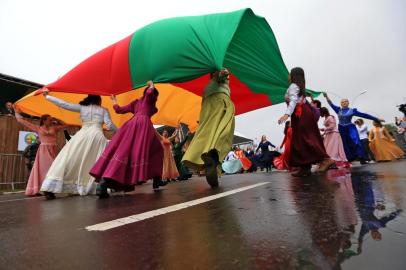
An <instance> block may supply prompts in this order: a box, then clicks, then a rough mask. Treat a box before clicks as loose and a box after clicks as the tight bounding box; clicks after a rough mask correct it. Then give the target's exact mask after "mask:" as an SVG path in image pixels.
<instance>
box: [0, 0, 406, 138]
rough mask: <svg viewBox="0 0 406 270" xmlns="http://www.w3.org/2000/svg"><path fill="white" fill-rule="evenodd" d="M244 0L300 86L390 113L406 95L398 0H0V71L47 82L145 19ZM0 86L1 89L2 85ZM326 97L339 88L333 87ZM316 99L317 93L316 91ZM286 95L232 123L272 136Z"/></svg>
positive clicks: (405, 19) (403, 9) (404, 30)
mask: <svg viewBox="0 0 406 270" xmlns="http://www.w3.org/2000/svg"><path fill="white" fill-rule="evenodd" d="M245 7H250V8H252V9H253V10H254V12H255V13H256V14H258V15H261V16H263V17H265V18H266V19H267V21H268V23H269V24H270V26H271V27H272V29H273V31H274V33H275V35H276V38H277V40H278V43H279V47H280V50H281V52H282V56H283V58H284V61H285V64H286V66H287V67H288V69H290V68H292V67H295V66H301V67H303V68H304V69H305V72H306V80H307V86H308V87H309V88H311V89H315V90H326V91H331V92H333V93H335V94H336V95H339V96H342V97H348V98H349V99H350V102H351V100H353V99H354V97H356V96H357V94H359V93H361V92H362V91H365V90H367V91H368V92H366V93H365V94H363V95H362V96H360V97H359V98H357V99H356V101H355V105H356V107H358V109H359V110H361V111H364V112H368V113H371V114H375V115H377V116H379V117H382V118H385V119H387V120H388V121H393V118H394V116H395V115H400V114H399V113H398V111H397V108H395V105H397V104H400V103H402V102H406V91H405V90H406V1H405V0H357V1H354V0H340V1H326V0H306V1H303V0H267V1H242V0H241V1H240V0H233V1H213V0H205V1H190V0H189V1H184V0H172V1H154V0H148V1H134V0H132V1H120V0H116V1H104V0H103V1H101V0H97V1H96V0H86V1H83V0H69V1H66V0H59V1H55V0H37V1H32V0H1V1H0V34H1V35H0V36H1V41H0V72H1V73H5V74H8V75H12V76H16V77H20V78H23V79H27V80H32V81H35V82H38V83H43V84H47V83H50V82H52V81H54V80H56V79H57V78H58V76H62V75H63V74H65V73H66V72H67V71H69V70H70V69H71V68H73V67H74V66H75V65H77V64H78V63H80V62H81V61H83V60H84V59H85V58H87V57H88V56H90V55H92V54H93V53H95V52H97V51H99V50H101V49H103V48H104V47H106V46H108V45H110V44H112V43H114V42H116V41H118V40H120V39H121V38H123V37H125V36H128V35H129V34H131V33H132V32H134V31H135V30H137V29H138V28H140V27H142V26H144V25H146V24H148V23H151V22H153V21H156V20H159V19H162V18H168V17H175V16H185V15H201V14H209V13H216V12H228V11H233V10H237V9H241V8H245ZM1 91H4V90H3V89H1ZM331 97H332V99H333V100H335V101H336V102H337V103H338V102H339V99H340V98H339V97H338V96H334V95H333V94H331ZM321 99H322V101H323V103H324V105H325V104H326V103H325V102H324V99H323V98H321ZM284 109H285V105H284V104H281V105H277V106H272V107H269V108H265V109H261V110H257V111H254V112H250V113H247V114H244V115H242V116H239V117H237V126H236V130H237V131H239V132H241V133H242V134H245V135H247V136H248V137H251V138H257V137H259V136H261V135H262V134H266V135H268V136H269V137H270V140H271V141H272V142H274V143H276V144H278V143H280V141H281V139H282V131H283V128H282V127H281V126H278V124H277V123H276V121H277V119H278V118H279V117H280V116H281V115H282V114H283V111H284Z"/></svg>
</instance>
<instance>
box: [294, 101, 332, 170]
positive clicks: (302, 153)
mask: <svg viewBox="0 0 406 270" xmlns="http://www.w3.org/2000/svg"><path fill="white" fill-rule="evenodd" d="M297 109H298V107H296V110H297ZM291 120H292V143H291V151H290V160H289V165H290V166H293V167H310V166H311V165H312V164H317V163H320V162H322V161H323V160H324V159H327V158H329V157H328V155H327V153H326V150H325V149H324V144H323V139H322V138H321V135H320V131H319V127H318V126H317V123H316V120H315V119H314V114H313V110H312V108H311V106H310V104H309V103H307V102H306V103H304V104H303V105H302V113H301V115H300V116H297V115H296V114H295V113H293V114H292V116H291Z"/></svg>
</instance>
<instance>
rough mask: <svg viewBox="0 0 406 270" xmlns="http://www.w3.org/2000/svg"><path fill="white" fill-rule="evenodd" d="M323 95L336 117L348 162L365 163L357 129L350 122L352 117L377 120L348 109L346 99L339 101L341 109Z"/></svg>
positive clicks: (348, 103)
mask: <svg viewBox="0 0 406 270" xmlns="http://www.w3.org/2000/svg"><path fill="white" fill-rule="evenodd" d="M323 95H324V97H325V98H326V99H327V102H328V104H329V105H330V107H331V108H332V109H333V110H334V111H335V113H336V114H337V115H338V120H339V121H338V130H339V132H340V135H341V139H342V140H343V146H344V151H345V155H346V157H347V159H348V161H349V162H352V161H354V160H359V161H360V162H361V164H364V163H366V160H367V154H366V152H365V150H364V147H363V145H362V143H361V140H360V138H359V135H358V131H357V128H356V127H355V125H354V124H353V123H352V122H351V119H352V117H353V116H358V117H362V118H365V119H369V120H379V119H378V118H376V117H375V116H372V115H369V114H366V113H362V112H360V111H358V110H357V109H356V108H350V102H349V101H348V99H346V98H344V99H342V100H341V104H340V105H341V107H339V106H336V105H334V104H333V102H332V101H331V99H330V98H329V97H328V95H327V93H323Z"/></svg>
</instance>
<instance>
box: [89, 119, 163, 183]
mask: <svg viewBox="0 0 406 270" xmlns="http://www.w3.org/2000/svg"><path fill="white" fill-rule="evenodd" d="M162 167H163V148H162V145H161V141H160V139H159V138H158V137H157V135H156V132H155V129H154V126H153V125H152V122H151V119H150V118H149V116H147V115H136V116H134V117H133V118H132V119H130V120H129V121H127V122H126V123H125V124H124V125H123V126H122V127H121V128H120V129H119V130H118V131H117V133H116V134H115V135H114V137H113V138H112V140H111V142H110V143H109V145H108V146H107V148H106V150H105V151H104V152H103V154H102V155H101V157H100V158H99V160H97V162H96V164H95V165H94V166H93V168H92V169H91V170H90V174H91V175H92V176H94V177H96V178H97V179H101V178H105V179H106V180H107V186H108V187H110V188H113V189H115V190H124V191H131V190H133V189H134V186H135V185H137V184H139V183H143V182H146V181H147V180H149V179H152V178H153V177H160V176H161V175H162Z"/></svg>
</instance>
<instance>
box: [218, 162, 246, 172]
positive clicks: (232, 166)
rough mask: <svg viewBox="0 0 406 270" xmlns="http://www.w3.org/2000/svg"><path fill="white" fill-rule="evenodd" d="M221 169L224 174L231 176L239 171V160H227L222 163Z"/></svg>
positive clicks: (240, 165)
mask: <svg viewBox="0 0 406 270" xmlns="http://www.w3.org/2000/svg"><path fill="white" fill-rule="evenodd" d="M221 167H222V169H223V171H225V172H226V173H229V174H232V173H237V172H239V171H241V169H242V163H241V160H239V159H233V160H227V161H224V162H223V164H222V165H221Z"/></svg>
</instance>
